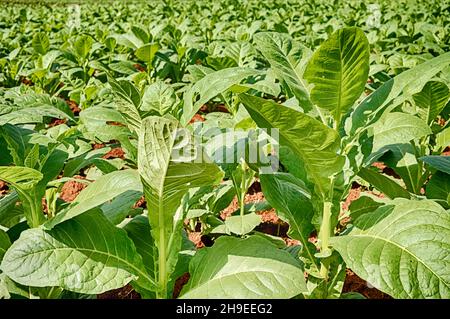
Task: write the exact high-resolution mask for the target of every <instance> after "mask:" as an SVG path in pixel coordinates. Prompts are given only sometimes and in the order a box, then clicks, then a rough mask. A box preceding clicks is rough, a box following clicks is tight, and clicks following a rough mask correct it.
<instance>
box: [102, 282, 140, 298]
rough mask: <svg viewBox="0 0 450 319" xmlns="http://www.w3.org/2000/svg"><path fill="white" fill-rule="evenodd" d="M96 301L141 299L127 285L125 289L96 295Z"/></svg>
mask: <svg viewBox="0 0 450 319" xmlns="http://www.w3.org/2000/svg"><path fill="white" fill-rule="evenodd" d="M97 299H141V296H140V295H139V294H138V293H137V292H136V291H135V290H134V289H133V287H132V286H131V285H130V284H128V285H126V286H125V287H122V288H119V289H114V290H110V291H107V292H104V293H102V294H100V295H97Z"/></svg>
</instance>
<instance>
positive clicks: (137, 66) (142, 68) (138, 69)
mask: <svg viewBox="0 0 450 319" xmlns="http://www.w3.org/2000/svg"><path fill="white" fill-rule="evenodd" d="M133 66H134V68H135V69H136V70H137V71H139V72H146V71H147V69H146V68H145V67H144V66H143V65H140V64H139V63H136V64H134V65H133Z"/></svg>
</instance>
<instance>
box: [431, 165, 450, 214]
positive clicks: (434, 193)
mask: <svg viewBox="0 0 450 319" xmlns="http://www.w3.org/2000/svg"><path fill="white" fill-rule="evenodd" d="M425 195H426V196H427V198H430V199H434V200H437V201H439V203H440V204H442V206H444V207H445V208H450V175H449V174H445V173H442V172H436V173H435V174H433V176H432V177H431V179H430V180H429V181H428V183H427V185H426V193H425Z"/></svg>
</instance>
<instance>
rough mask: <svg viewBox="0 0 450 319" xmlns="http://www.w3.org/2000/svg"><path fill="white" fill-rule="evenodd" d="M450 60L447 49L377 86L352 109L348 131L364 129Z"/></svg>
mask: <svg viewBox="0 0 450 319" xmlns="http://www.w3.org/2000/svg"><path fill="white" fill-rule="evenodd" d="M449 64H450V52H448V53H445V54H442V55H440V56H438V57H435V58H433V59H431V60H428V61H426V62H424V63H421V64H419V65H418V66H416V67H414V68H412V69H409V70H407V71H405V72H402V73H401V74H399V75H397V76H396V77H395V78H392V79H390V80H389V81H387V82H385V83H384V84H383V85H382V86H380V87H379V88H378V89H377V90H376V91H375V92H373V93H372V94H370V95H369V96H368V97H366V98H365V99H364V100H363V101H362V102H361V104H359V106H358V107H357V108H356V109H355V111H354V112H353V113H352V115H351V117H350V118H349V119H348V123H346V130H345V131H346V132H347V135H350V136H352V135H354V134H355V133H356V132H357V131H361V130H362V131H364V130H366V128H367V127H368V126H369V125H371V124H373V123H375V122H376V121H377V120H378V119H379V118H380V117H381V116H382V115H383V114H384V113H385V112H386V111H390V110H392V109H393V108H394V107H395V106H397V105H400V104H401V103H403V102H404V101H405V100H407V99H408V98H410V97H411V96H412V95H413V94H415V93H418V92H420V91H421V90H422V88H423V87H424V85H425V84H426V83H427V82H428V81H430V80H431V79H432V78H433V76H435V75H436V74H437V73H439V72H440V71H442V70H443V69H444V68H446V67H447V66H448V65H449Z"/></svg>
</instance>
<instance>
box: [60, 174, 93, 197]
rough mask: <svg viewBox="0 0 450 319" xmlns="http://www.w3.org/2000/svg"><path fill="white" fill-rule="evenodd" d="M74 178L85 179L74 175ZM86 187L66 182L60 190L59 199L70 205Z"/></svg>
mask: <svg viewBox="0 0 450 319" xmlns="http://www.w3.org/2000/svg"><path fill="white" fill-rule="evenodd" d="M74 177H75V178H78V179H85V177H83V176H80V175H76V176H74ZM86 186H87V185H86V184H84V183H80V182H77V181H69V182H66V183H65V184H64V185H63V187H62V189H61V194H60V196H59V198H61V199H62V200H64V201H65V202H68V203H71V202H73V201H74V200H75V199H76V198H77V196H78V194H80V192H81V191H82V190H83V189H85V188H86Z"/></svg>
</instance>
